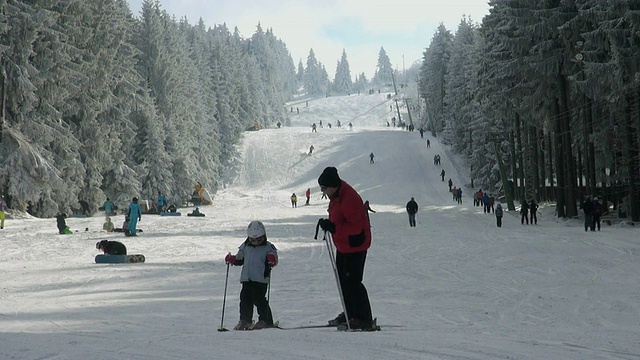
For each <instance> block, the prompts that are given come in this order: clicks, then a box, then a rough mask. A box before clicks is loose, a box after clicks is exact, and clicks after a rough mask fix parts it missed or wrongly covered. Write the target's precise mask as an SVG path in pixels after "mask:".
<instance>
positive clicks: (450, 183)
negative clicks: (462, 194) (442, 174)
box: [449, 179, 453, 191]
mask: <svg viewBox="0 0 640 360" xmlns="http://www.w3.org/2000/svg"><path fill="white" fill-rule="evenodd" d="M452 186H453V181H452V180H451V179H449V191H451V187H452Z"/></svg>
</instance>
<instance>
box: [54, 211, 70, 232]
mask: <svg viewBox="0 0 640 360" xmlns="http://www.w3.org/2000/svg"><path fill="white" fill-rule="evenodd" d="M66 218H67V214H66V213H62V214H60V215H58V216H56V225H57V226H58V233H59V234H66V233H67V232H68V231H69V227H68V226H67V221H66V220H65V219H66Z"/></svg>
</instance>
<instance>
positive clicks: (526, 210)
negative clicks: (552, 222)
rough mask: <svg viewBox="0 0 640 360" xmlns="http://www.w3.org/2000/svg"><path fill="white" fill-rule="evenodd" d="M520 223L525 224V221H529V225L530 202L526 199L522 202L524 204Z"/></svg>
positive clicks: (521, 209) (521, 208)
mask: <svg viewBox="0 0 640 360" xmlns="http://www.w3.org/2000/svg"><path fill="white" fill-rule="evenodd" d="M520 215H521V218H520V223H521V224H522V225H524V222H525V221H526V222H527V225H529V204H528V203H527V201H526V200H525V201H524V202H523V203H522V206H521V207H520Z"/></svg>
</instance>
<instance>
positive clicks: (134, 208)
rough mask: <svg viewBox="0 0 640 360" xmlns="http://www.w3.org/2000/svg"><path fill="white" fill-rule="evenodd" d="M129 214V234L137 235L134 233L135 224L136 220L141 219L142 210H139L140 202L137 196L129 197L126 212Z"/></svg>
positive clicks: (136, 223)
mask: <svg viewBox="0 0 640 360" xmlns="http://www.w3.org/2000/svg"><path fill="white" fill-rule="evenodd" d="M127 215H128V216H129V234H128V235H129V236H137V235H136V226H137V225H138V221H140V220H142V211H141V210H140V204H138V198H137V197H134V198H133V199H131V204H129V211H128V212H127Z"/></svg>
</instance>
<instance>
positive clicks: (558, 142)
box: [553, 99, 567, 218]
mask: <svg viewBox="0 0 640 360" xmlns="http://www.w3.org/2000/svg"><path fill="white" fill-rule="evenodd" d="M559 102H560V100H558V99H555V101H554V102H553V103H554V105H555V106H554V107H555V113H556V114H558V115H559V114H560V104H559ZM553 135H554V141H555V142H554V144H555V154H556V157H555V158H556V177H557V179H558V187H557V188H556V209H557V212H558V217H559V218H564V217H566V216H567V211H566V206H567V205H566V197H565V196H566V193H565V189H563V186H564V185H565V179H564V178H565V176H566V173H565V169H564V157H565V156H564V153H565V149H564V144H563V143H562V119H561V118H560V117H559V116H557V117H556V119H555V120H554V134H553Z"/></svg>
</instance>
